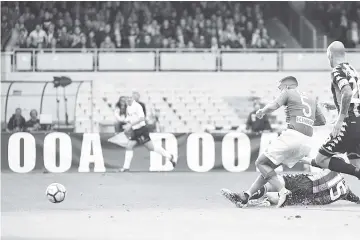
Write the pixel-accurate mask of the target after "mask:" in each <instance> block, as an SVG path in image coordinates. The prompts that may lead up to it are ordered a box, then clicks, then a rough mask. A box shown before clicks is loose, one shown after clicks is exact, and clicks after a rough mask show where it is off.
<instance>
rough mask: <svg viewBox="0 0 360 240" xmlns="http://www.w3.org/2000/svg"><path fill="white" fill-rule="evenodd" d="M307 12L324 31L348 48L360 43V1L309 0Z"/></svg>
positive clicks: (357, 45)
mask: <svg viewBox="0 0 360 240" xmlns="http://www.w3.org/2000/svg"><path fill="white" fill-rule="evenodd" d="M306 6H307V9H306V10H307V12H308V14H309V15H310V16H312V17H313V18H314V19H315V20H317V21H319V23H321V24H320V25H322V27H323V30H324V32H325V33H326V34H327V35H328V36H329V37H331V38H334V39H337V40H339V41H341V42H343V43H345V45H347V47H348V48H354V47H359V44H360V2H315V1H310V2H307V5H306Z"/></svg>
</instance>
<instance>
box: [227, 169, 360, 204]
mask: <svg viewBox="0 0 360 240" xmlns="http://www.w3.org/2000/svg"><path fill="white" fill-rule="evenodd" d="M279 179H280V181H282V182H283V183H284V184H285V186H286V188H287V189H289V190H290V191H291V192H292V194H291V195H290V196H289V197H288V198H287V199H286V201H285V202H284V204H283V206H293V205H327V204H331V203H334V202H336V201H339V200H346V201H350V202H353V203H357V204H360V198H359V197H358V196H356V195H355V194H354V193H353V192H352V191H351V190H350V188H349V186H348V185H347V184H346V182H345V180H344V178H343V176H341V174H339V173H336V172H332V171H330V170H328V169H325V170H322V171H321V172H319V173H313V174H301V173H299V174H285V175H282V176H279ZM221 193H222V195H223V196H224V197H225V198H226V199H228V200H230V201H231V202H232V203H234V204H235V205H236V207H239V208H242V207H244V206H245V205H244V204H243V203H242V202H241V196H240V194H238V193H235V192H232V191H230V190H228V189H222V190H221ZM278 201H279V193H278V192H277V190H276V189H274V188H273V186H272V185H271V184H266V185H265V186H264V187H262V188H261V189H260V190H259V191H258V192H257V193H256V194H254V195H253V196H252V197H251V199H250V200H249V202H248V203H247V206H270V205H276V204H278Z"/></svg>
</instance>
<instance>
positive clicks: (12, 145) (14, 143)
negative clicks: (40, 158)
mask: <svg viewBox="0 0 360 240" xmlns="http://www.w3.org/2000/svg"><path fill="white" fill-rule="evenodd" d="M21 139H23V140H24V150H23V152H24V166H23V167H21V166H20V153H21V149H20V140H21ZM8 162H9V168H10V169H11V170H12V171H13V172H16V173H28V172H30V171H32V170H33V169H34V168H35V164H36V143H35V138H34V136H33V135H31V134H30V133H26V132H18V133H14V134H12V135H11V136H10V138H9V142H8Z"/></svg>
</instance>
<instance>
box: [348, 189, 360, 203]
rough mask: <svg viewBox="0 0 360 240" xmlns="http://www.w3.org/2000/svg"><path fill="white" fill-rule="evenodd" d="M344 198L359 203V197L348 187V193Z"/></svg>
mask: <svg viewBox="0 0 360 240" xmlns="http://www.w3.org/2000/svg"><path fill="white" fill-rule="evenodd" d="M345 200H347V201H349V202H353V203H356V204H360V198H359V197H358V196H357V195H355V193H353V192H352V191H351V190H350V189H349V193H348V195H347V196H346V198H345Z"/></svg>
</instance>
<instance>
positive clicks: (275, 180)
mask: <svg viewBox="0 0 360 240" xmlns="http://www.w3.org/2000/svg"><path fill="white" fill-rule="evenodd" d="M269 183H270V184H271V185H272V186H273V187H274V188H275V189H276V190H277V191H279V192H280V191H281V190H282V189H283V188H285V186H284V185H283V184H282V183H281V182H280V180H279V177H278V175H275V176H272V177H271V178H270V179H269Z"/></svg>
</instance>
